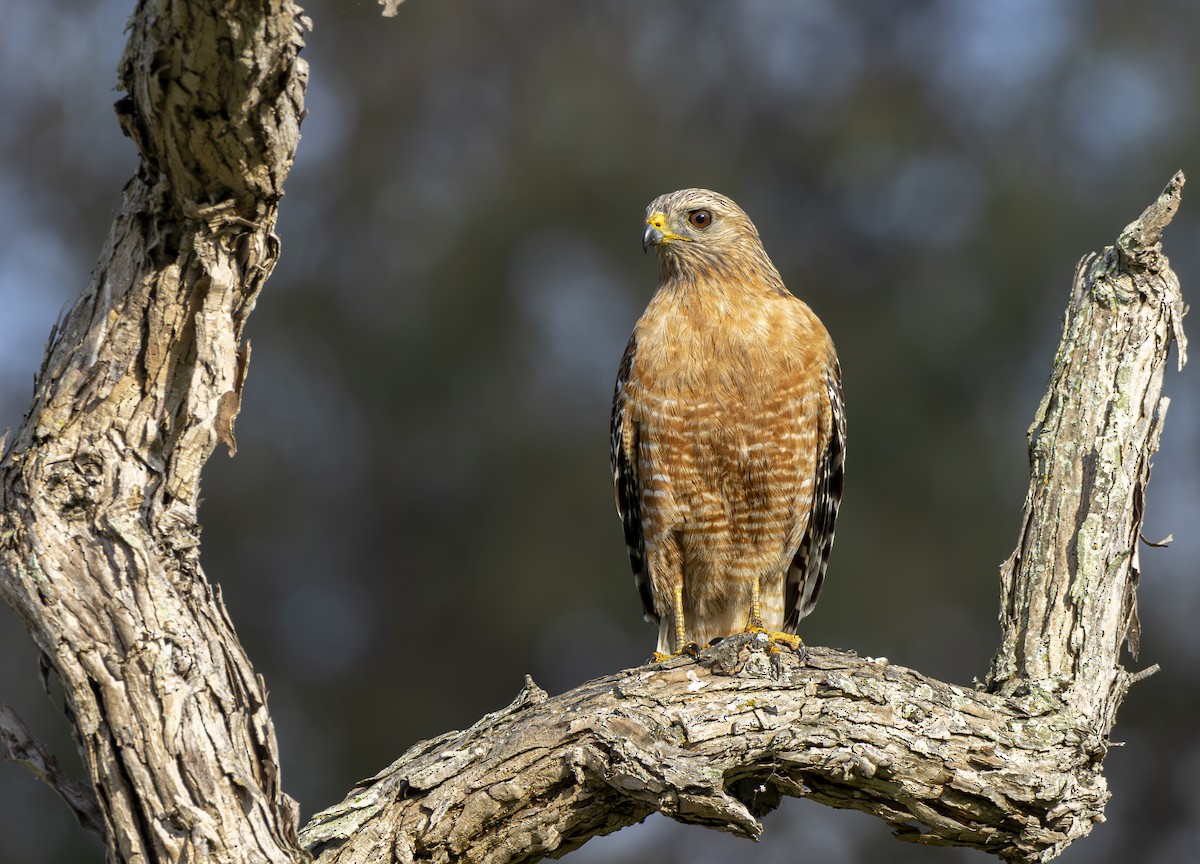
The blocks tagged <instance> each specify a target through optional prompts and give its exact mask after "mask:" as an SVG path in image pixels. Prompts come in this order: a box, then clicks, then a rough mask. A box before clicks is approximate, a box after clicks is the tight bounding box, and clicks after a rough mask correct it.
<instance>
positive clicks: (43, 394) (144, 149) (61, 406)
mask: <svg viewBox="0 0 1200 864" xmlns="http://www.w3.org/2000/svg"><path fill="white" fill-rule="evenodd" d="M305 23H306V22H305V21H304V20H303V19H302V18H301V17H300V11H299V9H298V8H296V7H295V6H293V5H291V3H290V2H287V0H270V2H263V3H233V4H230V3H220V2H209V0H200V2H192V3H166V2H156V0H144V2H141V3H139V5H138V8H137V11H136V12H135V14H134V16H133V18H132V19H131V20H130V25H129V33H130V35H129V42H128V44H127V47H126V50H125V55H124V57H123V59H122V61H121V66H120V80H121V85H120V86H121V88H122V89H123V90H124V91H125V92H126V95H125V97H124V98H122V99H121V100H120V101H119V102H118V103H117V105H116V108H117V114H118V117H119V119H120V122H121V125H122V128H123V129H124V130H125V132H126V133H127V134H128V135H129V136H130V137H131V138H132V139H133V140H134V142H135V144H136V145H137V147H138V151H139V154H140V156H141V165H140V167H139V169H138V172H137V174H136V176H134V177H133V179H132V180H130V182H129V183H128V184H127V185H126V187H125V190H124V194H123V198H122V202H121V207H120V209H119V212H118V213H117V216H116V219H115V221H114V223H113V227H112V230H111V233H110V235H109V238H108V241H107V243H106V245H105V248H104V250H103V252H102V253H101V256H100V260H99V262H98V264H97V266H96V269H95V271H94V276H93V279H92V282H91V284H90V285H89V286H88V287H87V289H86V290H85V291H84V293H83V294H82V296H81V297H80V298H79V300H78V301H77V302H76V303H75V306H74V308H73V309H72V310H71V311H70V313H69V314H68V315H67V318H66V320H65V321H64V322H63V323H62V325H61V327H58V328H56V329H55V331H54V333H53V334H52V337H51V340H50V344H49V345H48V346H47V351H46V357H45V360H44V362H43V365H42V369H41V371H40V372H39V374H38V377H37V380H36V383H35V395H34V402H33V405H32V407H31V408H30V411H29V413H28V414H27V415H26V417H25V420H24V422H23V424H22V426H21V428H20V430H19V431H18V432H17V434H16V436H15V438H14V440H13V442H12V444H11V447H10V449H9V450H8V452H7V453H5V454H4V458H3V461H2V462H0V593H2V594H3V596H4V598H5V600H6V601H7V602H8V603H9V604H10V605H11V606H12V607H13V609H14V610H16V612H17V614H18V616H19V617H20V618H21V620H22V621H23V622H24V623H25V625H26V626H27V627H28V629H29V631H30V633H31V634H32V636H33V639H34V641H35V642H36V643H37V645H38V647H39V648H40V649H41V651H42V652H43V654H44V655H45V657H47V658H48V660H49V662H50V664H51V665H52V666H53V668H54V670H55V672H56V673H57V675H58V677H59V678H60V679H61V681H62V685H63V689H64V691H65V694H66V697H67V700H68V702H69V706H70V713H71V715H72V718H73V720H74V722H75V723H76V726H77V737H78V740H79V742H80V745H81V748H82V750H83V755H84V760H85V764H86V765H87V767H88V770H89V772H90V774H91V779H92V783H93V786H94V788H95V793H96V799H97V801H98V804H99V810H98V812H99V817H100V819H101V820H102V824H103V829H104V833H105V835H106V838H107V841H108V843H109V847H110V856H111V859H110V860H114V861H130V862H132V861H138V862H144V861H166V860H171V861H179V860H189V861H195V860H214V861H222V862H234V861H246V862H270V861H278V862H283V861H295V860H297V859H298V858H299V857H300V856H301V852H300V850H299V848H298V846H297V840H296V833H295V831H296V825H297V821H298V820H297V811H296V807H295V804H294V802H292V801H291V799H289V798H288V797H287V796H286V795H284V794H283V792H282V791H281V789H280V785H279V770H278V755H277V748H276V744H275V733H274V729H273V727H272V725H271V720H270V717H269V715H268V713H267V709H266V687H265V686H264V684H263V682H262V680H261V679H260V678H259V677H258V676H256V675H255V674H254V670H253V669H252V668H251V665H250V662H249V660H248V658H247V657H246V655H245V653H244V652H243V651H242V648H241V646H240V645H239V643H238V641H237V638H236V636H235V635H234V633H233V627H232V625H231V624H230V622H229V619H228V616H227V614H226V612H225V609H224V606H223V604H222V603H221V598H220V593H219V592H218V591H216V590H215V589H214V588H213V587H212V586H210V585H209V583H208V582H207V580H206V579H205V577H204V574H203V572H202V571H201V568H200V564H199V536H198V535H199V527H198V525H197V522H196V503H197V495H198V490H199V481H200V469H201V467H202V466H203V464H204V463H205V461H206V460H207V459H208V457H209V455H210V454H211V453H212V451H213V449H214V448H215V447H216V445H217V442H218V440H221V438H222V437H224V440H226V441H228V442H230V443H231V442H232V440H233V439H232V428H231V424H232V420H233V415H234V414H236V401H237V398H238V396H239V394H240V391H241V384H242V381H243V379H244V374H245V368H244V366H245V363H244V359H240V358H245V357H247V356H248V355H247V354H246V352H245V351H244V350H242V351H239V346H240V343H241V338H242V330H243V327H244V326H245V322H246V318H247V316H248V315H249V313H250V310H251V309H252V308H253V306H254V302H255V299H256V298H257V295H258V292H259V290H260V289H261V288H262V285H263V283H264V281H265V280H266V278H267V276H268V274H269V273H270V272H271V269H272V268H273V267H274V265H275V261H276V259H277V258H278V254H279V244H278V240H277V239H276V238H275V236H274V235H273V234H272V229H273V227H274V224H275V218H276V205H277V203H278V200H279V198H280V196H281V195H282V184H283V180H284V177H285V176H286V175H287V172H288V170H289V169H290V167H291V164H292V158H293V156H294V154H295V149H296V144H297V142H298V140H299V122H300V117H301V114H302V110H303V108H302V105H303V93H304V85H305V78H306V67H305V64H304V63H303V61H301V60H299V58H298V56H297V55H298V52H299V49H300V46H301V44H302V38H301V31H302V29H303V27H304V26H305Z"/></svg>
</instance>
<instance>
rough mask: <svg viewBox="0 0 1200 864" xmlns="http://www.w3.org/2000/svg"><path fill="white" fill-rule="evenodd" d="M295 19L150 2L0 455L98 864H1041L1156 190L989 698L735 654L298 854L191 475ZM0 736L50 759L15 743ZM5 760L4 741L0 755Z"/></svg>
mask: <svg viewBox="0 0 1200 864" xmlns="http://www.w3.org/2000/svg"><path fill="white" fill-rule="evenodd" d="M303 24H304V21H303V19H302V18H301V17H300V12H299V10H298V9H297V8H296V7H295V6H293V5H291V4H290V3H289V2H287V0H266V2H262V3H240V4H236V3H235V4H229V3H216V2H209V0H197V2H192V3H166V2H157V0H143V2H140V3H139V5H138V7H137V11H136V12H135V15H134V17H133V19H132V22H131V26H130V41H129V46H128V48H127V50H126V55H125V58H124V60H123V61H122V66H121V80H122V86H123V87H124V89H125V91H126V93H127V96H126V98H124V99H122V100H121V102H119V103H118V113H119V115H120V117H121V122H122V126H123V128H124V129H125V131H126V132H127V133H128V134H129V135H130V137H132V138H133V139H134V141H135V143H136V144H137V146H138V149H139V153H140V155H141V158H142V164H141V167H140V169H139V171H138V173H137V175H136V176H135V177H134V178H133V179H132V180H131V181H130V183H129V184H128V186H127V187H126V189H125V193H124V198H123V201H122V206H121V209H120V211H119V213H118V215H117V218H116V220H115V222H114V225H113V229H112V233H111V235H110V238H109V241H108V243H107V244H106V246H105V249H104V250H103V252H102V254H101V257H100V261H99V263H98V265H97V268H96V270H95V275H94V277H93V280H92V282H91V284H90V285H89V286H88V288H87V289H86V290H85V292H84V293H83V295H82V296H81V297H80V299H79V300H78V301H77V303H76V304H75V306H74V308H73V309H72V310H71V312H70V313H69V315H68V316H67V318H66V320H65V321H64V322H63V324H62V327H61V328H60V329H58V330H56V332H55V334H54V336H53V337H52V339H51V342H50V344H49V345H48V346H47V354H46V357H45V360H44V362H43V365H42V369H41V371H40V372H39V374H38V378H37V382H36V386H35V398H34V402H33V405H32V407H31V408H30V411H29V413H28V415H27V416H26V419H25V421H24V423H23V424H22V426H21V428H20V429H19V430H18V431H17V433H16V435H15V436H14V438H13V440H12V442H11V444H10V445H9V447H8V449H7V451H6V452H5V453H4V454H3V458H2V460H0V593H2V594H3V596H4V598H5V600H6V601H7V602H8V603H9V604H10V605H11V606H12V607H13V608H14V609H15V610H16V612H17V614H18V615H19V616H20V618H21V620H22V621H23V622H24V623H25V624H26V626H27V627H28V629H29V631H30V633H31V635H32V637H33V639H34V641H35V642H36V644H37V645H38V647H39V648H40V650H41V651H42V652H43V654H44V656H45V657H46V658H47V661H48V662H49V664H50V665H51V666H52V667H53V669H54V670H55V672H56V673H57V675H58V677H59V678H60V679H61V682H62V685H63V688H64V692H65V693H66V697H67V700H68V702H69V705H70V710H71V716H72V719H73V721H74V722H75V724H76V727H77V728H76V732H77V736H78V740H79V742H80V746H81V748H82V750H83V753H84V757H85V762H86V765H87V767H88V770H89V773H90V775H91V781H92V786H93V788H94V790H95V793H96V795H95V804H96V808H95V809H92V807H91V803H92V802H91V799H90V798H89V796H88V795H87V794H86V793H85V792H83V791H82V790H80V789H78V788H77V787H73V786H72V785H71V784H70V783H69V781H66V779H65V778H63V777H61V776H60V775H61V772H55V771H54V770H41V771H40V773H41V774H42V775H43V776H44V777H46V779H47V780H48V782H51V783H52V785H55V786H56V787H57V788H60V790H62V791H65V792H66V793H68V794H69V795H71V796H73V799H72V800H73V801H74V803H73V805H72V806H75V807H76V809H77V811H82V812H83V813H84V814H86V818H87V819H88V820H90V821H92V822H97V821H98V822H99V824H100V825H101V826H102V829H103V831H104V833H105V835H106V838H107V841H108V843H109V848H110V857H111V859H112V860H114V861H123V862H134V861H138V862H145V861H166V860H171V861H175V860H188V861H220V862H241V861H245V862H256V864H257V862H284V861H300V860H303V859H304V857H305V855H306V853H305V852H304V851H303V850H302V848H301V842H302V843H303V845H304V846H305V847H307V848H308V849H309V850H310V851H311V852H312V853H313V854H314V855H316V856H317V858H318V860H319V861H321V862H334V861H338V862H351V861H354V862H358V861H392V860H398V861H418V860H421V861H425V860H428V861H450V860H460V861H485V860H486V861H496V862H504V861H530V860H536V859H537V858H540V857H543V856H545V855H550V854H554V855H557V854H561V853H562V852H564V851H567V850H569V849H571V848H573V847H575V846H578V845H579V844H581V843H583V842H584V841H585V840H587V839H588V838H589V837H591V836H595V835H597V834H602V833H607V832H610V831H613V830H616V829H618V828H620V827H622V826H623V825H627V824H630V823H632V822H636V821H638V820H640V819H642V818H644V817H645V816H646V815H648V814H649V813H651V812H654V811H656V810H657V811H661V812H664V813H666V814H667V815H670V816H672V817H674V818H676V819H680V820H682V821H685V822H694V823H698V824H702V825H708V826H713V827H718V828H723V829H727V830H731V831H735V832H738V833H741V834H745V835H749V836H756V835H757V834H758V833H759V832H760V831H761V826H760V824H759V822H758V819H757V816H758V815H761V813H762V812H765V811H766V810H768V809H770V808H771V807H772V806H774V805H775V803H777V801H778V798H779V796H780V795H805V796H808V797H810V798H813V799H815V800H818V801H822V802H825V803H828V804H831V805H834V806H839V807H853V808H856V809H860V810H864V811H867V812H870V813H874V814H876V815H878V816H880V817H881V818H883V819H885V820H886V821H887V822H888V823H889V824H890V825H892V826H893V828H894V829H895V830H896V832H897V834H898V835H899V836H901V837H902V838H905V839H911V840H916V841H918V842H924V843H931V844H947V843H949V844H961V845H969V846H976V847H979V848H983V849H987V850H989V851H992V852H995V853H996V854H998V855H1001V856H1003V857H1005V858H1008V859H1012V860H1019V861H1044V860H1048V859H1050V858H1052V857H1053V856H1054V855H1055V854H1057V853H1058V852H1059V851H1060V850H1061V849H1062V848H1064V847H1065V846H1066V845H1067V844H1069V843H1070V842H1072V841H1073V840H1075V839H1077V838H1079V837H1082V836H1084V835H1085V834H1087V833H1088V831H1089V830H1090V829H1091V826H1092V825H1093V824H1094V823H1095V822H1096V821H1098V820H1100V819H1101V818H1102V815H1103V807H1104V804H1105V802H1106V800H1107V798H1108V790H1107V786H1106V784H1105V780H1104V777H1103V774H1102V773H1101V768H1102V760H1103V757H1104V753H1105V749H1106V746H1107V743H1108V733H1109V730H1110V729H1111V726H1112V723H1113V719H1114V717H1115V713H1116V710H1117V706H1118V705H1119V704H1120V702H1121V700H1122V698H1123V697H1124V695H1125V693H1126V691H1127V690H1128V688H1129V685H1130V684H1131V683H1132V682H1133V681H1134V680H1135V679H1136V676H1134V675H1131V674H1130V673H1128V672H1126V671H1125V670H1124V669H1123V668H1122V667H1121V664H1120V657H1119V650H1120V644H1121V640H1122V639H1123V638H1126V637H1128V638H1129V639H1130V642H1131V645H1132V646H1133V647H1134V648H1135V649H1136V641H1137V640H1136V633H1137V631H1136V620H1137V619H1136V604H1135V593H1134V591H1135V588H1136V579H1137V540H1138V536H1139V531H1140V527H1141V519H1142V503H1143V501H1144V495H1145V486H1146V483H1147V481H1148V477H1149V464H1150V463H1149V460H1150V457H1151V455H1152V454H1153V453H1154V451H1155V449H1156V447H1157V443H1158V435H1159V432H1160V431H1161V423H1162V419H1163V414H1164V412H1165V408H1166V402H1165V400H1163V399H1162V398H1161V385H1162V376H1163V370H1164V367H1165V363H1166V357H1167V351H1168V348H1169V345H1170V343H1171V341H1172V340H1175V341H1176V342H1177V343H1178V344H1179V349H1180V351H1179V353H1180V362H1181V363H1182V361H1183V357H1184V347H1185V346H1184V339H1183V333H1182V329H1181V320H1182V316H1183V306H1182V301H1181V300H1180V295H1179V286H1178V283H1177V280H1176V279H1175V276H1174V274H1173V273H1172V272H1171V270H1170V268H1169V266H1168V264H1167V261H1166V259H1165V258H1164V257H1163V256H1162V254H1161V249H1160V247H1159V238H1160V234H1161V231H1162V229H1163V227H1165V225H1166V224H1167V223H1168V222H1169V221H1170V218H1171V216H1172V214H1173V213H1174V211H1175V208H1176V207H1177V206H1178V203H1179V196H1180V192H1181V189H1182V186H1183V177H1182V175H1177V176H1176V177H1175V178H1174V179H1173V180H1172V182H1171V184H1170V185H1169V186H1168V187H1167V190H1166V191H1165V192H1164V193H1163V196H1162V197H1161V198H1160V199H1159V200H1158V201H1157V202H1156V203H1155V204H1154V205H1153V206H1151V207H1150V208H1149V209H1148V210H1147V211H1146V213H1144V214H1143V215H1142V217H1141V218H1140V219H1139V220H1137V221H1136V222H1134V223H1133V224H1132V225H1131V226H1129V228H1128V229H1126V231H1125V232H1124V233H1123V234H1122V235H1121V238H1120V240H1119V241H1118V243H1117V245H1116V246H1115V247H1113V248H1111V249H1109V250H1106V251H1105V252H1104V253H1103V254H1102V255H1100V256H1095V257H1091V258H1088V259H1085V260H1084V262H1083V264H1081V266H1080V269H1079V271H1078V273H1077V276H1076V282H1075V286H1074V290H1073V292H1072V296H1071V301H1070V306H1069V308H1068V313H1067V323H1066V327H1065V328H1064V334H1063V343H1062V345H1061V346H1060V348H1059V351H1058V354H1057V356H1056V360H1055V372H1054V375H1053V377H1052V380H1051V389H1050V392H1049V393H1048V394H1047V397H1046V399H1045V400H1044V401H1043V403H1042V406H1041V408H1040V409H1039V411H1038V416H1037V420H1036V421H1035V424H1034V427H1033V428H1032V430H1031V461H1032V467H1033V476H1032V481H1031V485H1030V493H1029V496H1028V499H1027V512H1026V517H1025V522H1024V527H1023V529H1022V532H1021V541H1020V544H1019V545H1018V548H1017V551H1016V552H1015V553H1014V555H1013V557H1012V558H1011V559H1010V561H1009V562H1008V563H1007V564H1006V565H1005V568H1004V569H1003V572H1002V580H1001V581H1002V626H1003V636H1004V638H1003V643H1002V645H1001V648H1000V652H999V653H998V655H997V657H996V659H995V661H994V662H993V665H992V673H991V675H990V677H989V680H988V685H987V689H986V690H972V689H967V688H960V687H955V686H952V685H949V684H944V683H941V682H938V681H934V680H931V679H928V678H925V677H924V676H922V675H920V674H919V673H917V672H914V671H912V670H908V669H903V668H901V667H897V666H892V665H889V664H888V663H886V662H884V661H875V660H870V659H863V658H859V657H855V656H853V655H847V654H843V653H839V652H835V651H830V650H827V649H819V648H813V649H810V650H808V651H807V652H806V653H805V654H803V655H799V656H798V655H791V654H779V653H772V652H770V651H769V650H767V648H766V647H765V646H764V645H762V644H761V643H759V642H757V641H755V639H754V638H751V637H748V636H743V637H734V638H731V639H728V640H726V641H725V642H723V643H721V644H720V645H718V646H715V647H713V648H709V649H706V650H705V651H703V652H701V654H700V656H699V657H698V658H697V659H695V660H693V659H690V658H678V659H675V660H671V661H669V662H667V663H664V664H659V665H655V666H645V667H641V668H638V669H633V670H628V671H626V672H622V673H619V674H617V675H613V676H610V677H607V678H603V679H600V680H597V681H593V682H591V683H589V684H586V685H584V686H583V687H580V688H578V689H576V690H574V691H571V692H570V693H566V694H563V695H562V696H558V697H554V698H549V697H547V696H546V694H544V693H543V692H541V691H540V690H538V689H537V688H536V687H535V686H534V685H533V684H532V682H528V683H527V686H526V688H525V689H524V690H523V691H522V693H521V695H520V697H518V699H517V701H516V702H514V703H513V704H512V705H510V706H509V707H508V708H506V709H504V710H502V711H499V712H497V713H496V714H493V715H489V716H488V717H485V718H484V719H483V720H481V721H480V722H479V723H477V724H476V725H475V726H473V727H472V728H471V729H469V730H467V731H465V732H453V733H448V734H447V735H443V736H441V737H439V738H437V739H434V740H432V741H427V742H423V743H421V744H418V745H417V746H416V747H414V748H412V749H411V750H410V751H409V752H408V753H407V754H405V755H404V756H403V757H401V759H399V760H398V761H397V762H396V763H394V764H393V765H392V766H390V767H389V768H387V769H385V770H384V771H383V772H382V773H380V774H379V775H377V776H376V777H374V778H371V779H370V780H368V781H364V782H363V783H362V784H361V785H360V786H359V787H358V788H356V789H355V790H353V791H352V792H351V794H350V796H349V797H348V798H347V799H346V800H345V801H343V802H342V803H341V804H339V805H337V806H335V807H332V808H330V809H329V810H326V811H325V812H323V813H321V814H319V815H318V816H317V817H316V818H315V819H314V820H313V822H312V824H311V825H310V826H309V827H308V828H306V829H305V831H304V832H303V835H302V838H300V839H299V840H298V838H297V836H296V808H295V805H294V803H293V802H292V801H291V800H290V799H288V798H287V796H285V795H284V794H283V793H282V791H281V790H280V787H279V773H278V756H277V748H276V744H275V736H274V731H273V729H272V726H271V721H270V717H269V715H268V713H267V710H266V701H265V693H266V687H265V685H264V683H263V681H262V680H261V679H260V678H259V677H258V676H257V675H255V674H254V671H253V669H252V667H251V665H250V662H249V660H248V658H247V657H246V655H245V653H244V652H243V650H242V648H241V646H240V644H239V643H238V641H237V639H236V636H235V635H234V633H233V628H232V625H231V623H230V622H229V619H228V616H227V615H226V612H225V609H224V606H223V604H222V603H221V599H220V595H219V592H217V591H216V590H215V589H214V588H213V587H212V586H210V585H209V583H208V582H207V580H206V579H205V577H204V574H203V572H202V571H201V569H200V566H199V562H198V544H199V540H198V525H197V523H196V500H197V490H198V488H199V477H200V470H201V468H202V466H203V464H204V463H205V461H206V460H207V459H208V457H209V456H210V455H211V453H212V451H213V450H214V448H215V447H216V446H217V445H218V444H219V443H225V444H227V445H228V446H229V447H230V449H231V450H232V449H233V441H234V439H233V428H232V424H233V418H234V416H235V415H236V413H237V408H238V404H239V401H240V394H241V386H242V382H243V381H244V379H245V372H246V365H247V363H248V360H249V352H248V346H243V345H242V331H243V328H244V326H245V323H246V320H247V317H248V315H249V313H250V310H251V309H252V308H253V305H254V302H255V300H256V298H257V296H258V292H259V290H260V289H261V287H262V285H263V283H264V281H265V280H266V278H267V276H268V274H269V273H270V271H271V269H272V267H273V266H274V263H275V261H276V259H277V257H278V252H279V250H278V244H277V241H276V239H275V238H274V236H273V234H272V233H271V232H272V228H273V225H274V222H275V216H276V206H277V204H278V201H279V198H280V196H281V194H282V185H283V180H284V178H285V176H286V174H287V172H288V170H289V168H290V166H291V161H292V157H293V155H294V153H295V146H296V142H297V139H298V125H299V118H300V116H301V115H302V98H303V88H304V81H305V67H304V64H303V63H302V61H300V60H299V58H298V56H297V55H298V52H299V48H300V46H301V44H302V39H301V31H302V28H303ZM10 727H11V728H10V733H11V734H7V735H6V738H5V740H6V746H7V748H8V750H9V752H10V753H17V754H24V756H25V757H30V758H27V760H26V761H32V762H33V763H34V765H35V768H37V767H38V766H48V765H50V764H51V760H50V759H49V755H48V754H46V753H44V752H42V751H40V750H38V749H37V748H36V747H33V745H32V743H31V742H32V738H31V737H30V736H28V735H27V734H25V733H24V732H23V731H22V730H20V729H19V728H18V727H17V726H15V725H11V724H10ZM14 748H15V749H14Z"/></svg>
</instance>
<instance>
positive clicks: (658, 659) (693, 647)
mask: <svg viewBox="0 0 1200 864" xmlns="http://www.w3.org/2000/svg"><path fill="white" fill-rule="evenodd" d="M684 654H686V655H687V656H689V657H692V658H695V657H698V656H700V646H699V645H697V644H696V643H695V642H687V643H685V644H684V646H683V647H682V648H680V649H679V650H678V651H676V652H675V653H674V654H663V653H662V652H661V651H655V652H654V653H653V654H651V655H650V662H651V663H662V662H663V661H664V660H670V659H671V658H673V657H682V656H683V655H684Z"/></svg>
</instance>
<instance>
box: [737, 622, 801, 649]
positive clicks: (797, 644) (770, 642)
mask: <svg viewBox="0 0 1200 864" xmlns="http://www.w3.org/2000/svg"><path fill="white" fill-rule="evenodd" d="M742 632H743V633H762V634H763V635H765V636H766V637H767V650H768V651H778V650H779V648H778V647H777V646H780V645H786V646H787V647H788V648H791V649H792V650H793V651H799V650H800V649H801V648H803V647H804V640H803V639H801V638H800V637H799V636H797V635H796V634H794V633H781V632H779V631H778V630H766V629H764V628H762V627H753V626H751V627H747V628H746V629H745V630H743V631H742Z"/></svg>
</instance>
